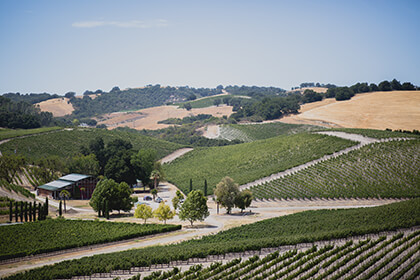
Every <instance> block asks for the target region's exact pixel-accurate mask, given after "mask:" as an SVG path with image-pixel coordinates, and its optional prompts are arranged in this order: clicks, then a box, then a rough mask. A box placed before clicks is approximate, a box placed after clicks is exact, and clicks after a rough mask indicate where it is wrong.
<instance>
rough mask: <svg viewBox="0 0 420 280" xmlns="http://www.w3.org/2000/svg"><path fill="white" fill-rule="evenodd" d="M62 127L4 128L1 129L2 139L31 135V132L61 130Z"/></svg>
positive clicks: (0, 135)
mask: <svg viewBox="0 0 420 280" xmlns="http://www.w3.org/2000/svg"><path fill="white" fill-rule="evenodd" d="M60 129H62V127H58V126H54V127H41V128H33V129H8V128H2V129H0V140H4V139H10V138H15V137H19V136H25V135H31V134H39V133H45V132H50V131H55V130H60Z"/></svg>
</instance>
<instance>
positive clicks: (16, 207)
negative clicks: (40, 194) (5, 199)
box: [15, 201, 19, 223]
mask: <svg viewBox="0 0 420 280" xmlns="http://www.w3.org/2000/svg"><path fill="white" fill-rule="evenodd" d="M18 213H19V211H18V202H17V201H16V202H15V222H16V223H17V222H18Z"/></svg>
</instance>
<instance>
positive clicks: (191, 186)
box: [190, 179, 193, 192]
mask: <svg viewBox="0 0 420 280" xmlns="http://www.w3.org/2000/svg"><path fill="white" fill-rule="evenodd" d="M192 190H193V185H192V179H190V192H192Z"/></svg>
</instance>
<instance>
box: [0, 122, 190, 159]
mask: <svg viewBox="0 0 420 280" xmlns="http://www.w3.org/2000/svg"><path fill="white" fill-rule="evenodd" d="M98 136H100V137H102V138H103V139H104V142H105V143H108V142H109V141H111V140H113V139H117V138H120V139H125V140H128V141H130V142H131V144H132V145H133V148H134V149H140V148H152V149H155V150H156V152H157V156H158V158H163V157H164V156H166V155H168V154H170V153H172V152H173V151H175V150H177V149H179V148H182V147H184V146H182V145H180V144H176V143H171V142H167V141H164V140H160V139H156V138H152V137H148V136H144V135H140V134H138V133H131V132H126V131H116V130H106V129H74V130H71V131H58V132H55V133H48V134H40V135H35V136H29V137H26V138H20V139H13V140H11V141H9V142H7V143H4V144H2V145H1V146H0V149H1V151H2V153H10V154H11V153H14V151H15V150H16V151H17V153H19V154H22V155H23V156H25V158H27V159H28V160H31V161H36V160H37V159H40V158H43V157H46V156H49V155H57V156H59V157H63V158H65V157H68V156H72V155H73V154H76V153H78V152H80V148H81V146H82V145H85V146H87V145H89V142H90V141H92V140H93V139H95V137H98Z"/></svg>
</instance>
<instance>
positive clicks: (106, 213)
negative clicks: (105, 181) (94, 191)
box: [105, 200, 109, 220]
mask: <svg viewBox="0 0 420 280" xmlns="http://www.w3.org/2000/svg"><path fill="white" fill-rule="evenodd" d="M105 215H106V219H107V220H109V205H108V200H106V201H105Z"/></svg>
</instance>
